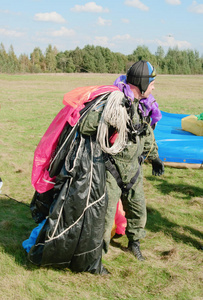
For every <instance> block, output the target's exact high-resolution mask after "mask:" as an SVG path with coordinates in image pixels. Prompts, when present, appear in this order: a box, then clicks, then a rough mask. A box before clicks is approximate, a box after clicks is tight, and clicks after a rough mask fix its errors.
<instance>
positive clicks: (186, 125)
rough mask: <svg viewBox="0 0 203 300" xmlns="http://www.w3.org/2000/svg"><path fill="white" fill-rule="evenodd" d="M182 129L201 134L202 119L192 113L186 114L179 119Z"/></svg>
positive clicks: (202, 134) (202, 133)
mask: <svg viewBox="0 0 203 300" xmlns="http://www.w3.org/2000/svg"><path fill="white" fill-rule="evenodd" d="M181 126H182V129H183V130H185V131H188V132H191V133H193V134H195V135H198V136H203V121H202V120H198V118H197V117H196V116H194V115H191V116H187V117H185V118H183V119H182V120H181Z"/></svg>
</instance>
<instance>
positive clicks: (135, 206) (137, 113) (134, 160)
mask: <svg viewBox="0 0 203 300" xmlns="http://www.w3.org/2000/svg"><path fill="white" fill-rule="evenodd" d="M155 76H156V74H155V70H154V68H153V67H152V65H151V64H150V63H149V62H146V61H138V62H136V63H135V64H133V65H132V66H131V67H130V69H129V70H128V72H127V75H126V76H121V77H119V78H118V79H117V80H116V81H115V83H114V85H117V86H118V87H119V89H120V91H121V92H122V96H121V97H122V98H123V100H122V101H121V103H120V104H121V106H124V107H125V109H126V111H127V113H128V118H129V119H128V120H127V122H126V123H127V124H126V128H127V130H126V138H125V145H124V146H123V147H122V149H120V150H119V151H117V153H113V154H110V155H109V153H110V152H109V153H108V154H107V156H108V157H107V162H108V163H109V161H111V164H112V165H113V168H114V171H113V172H112V168H108V167H107V170H106V189H107V194H108V208H107V213H106V218H105V233H104V247H103V248H104V252H105V253H107V251H108V247H109V243H110V239H111V229H112V226H113V222H114V217H115V213H116V205H117V202H118V200H119V199H121V200H122V204H123V208H124V211H125V217H126V219H127V227H126V235H127V237H128V240H129V243H128V249H129V250H130V251H131V252H132V253H133V254H134V255H135V257H137V259H138V260H144V259H145V258H144V257H143V256H142V253H141V251H140V242H139V240H140V239H142V238H144V237H145V235H146V232H145V224H146V220H147V213H146V204H145V196H144V191H143V170H142V163H143V161H144V159H143V158H144V157H145V158H146V157H147V159H148V160H150V161H151V162H152V173H153V174H154V175H159V176H160V175H162V174H163V173H164V164H163V162H162V161H161V160H160V159H159V155H158V147H157V145H156V142H155V139H154V134H153V127H154V126H155V124H156V122H157V121H158V120H159V119H160V118H161V113H160V111H159V109H158V105H157V103H156V101H155V99H154V98H150V97H152V95H151V92H152V91H153V89H154V79H155ZM113 93H114V92H113ZM115 93H116V92H115ZM116 95H117V94H116ZM118 96H119V95H118ZM119 97H120V96H119ZM129 99H130V100H129ZM107 102H108V98H107V100H104V101H103V103H102V104H101V103H100V105H99V106H98V107H96V108H95V109H94V110H92V111H90V112H89V113H88V115H87V116H86V118H84V120H83V121H82V123H81V125H80V133H82V134H84V135H95V134H97V139H98V142H100V141H101V138H100V139H99V136H98V126H99V124H100V123H101V122H106V121H105V120H104V111H105V107H106V106H107ZM110 119H111V118H110ZM108 128H109V132H108V134H109V135H110V136H111V138H112V137H113V136H115V140H117V139H118V136H119V134H121V133H120V132H119V130H118V127H117V126H114V125H112V124H111V121H109V124H108ZM112 129H113V130H112ZM100 131H101V130H100ZM115 131H116V132H117V133H116V134H112V132H115ZM100 135H101V133H100ZM111 138H110V141H111ZM100 144H102V143H101V142H100ZM110 144H111V146H112V145H113V139H112V141H111V142H110ZM101 148H102V146H101ZM110 148H111V147H110ZM102 150H103V151H104V154H105V155H106V153H105V152H108V151H106V148H104V149H103V148H102ZM105 155H104V157H106V156H105ZM105 160H106V158H105ZM115 169H116V171H115ZM115 174H116V176H115Z"/></svg>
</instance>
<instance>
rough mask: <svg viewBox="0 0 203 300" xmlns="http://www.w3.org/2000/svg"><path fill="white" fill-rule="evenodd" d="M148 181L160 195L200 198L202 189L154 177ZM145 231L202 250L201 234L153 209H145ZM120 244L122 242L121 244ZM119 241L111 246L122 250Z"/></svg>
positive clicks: (113, 241)
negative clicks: (159, 233) (166, 236)
mask: <svg viewBox="0 0 203 300" xmlns="http://www.w3.org/2000/svg"><path fill="white" fill-rule="evenodd" d="M146 178H147V180H148V181H151V182H155V185H156V188H157V189H158V190H159V193H160V194H162V195H170V193H174V192H175V193H176V198H177V199H183V200H192V199H193V197H202V195H203V189H202V188H199V187H196V186H193V185H189V184H184V183H179V184H172V183H170V182H168V181H167V180H164V179H162V178H158V179H159V180H157V178H156V177H154V176H148V177H146ZM146 229H148V230H149V231H151V232H163V233H164V234H166V235H169V236H171V237H172V238H173V239H174V240H175V241H176V242H177V243H178V242H182V243H185V244H190V245H192V246H193V247H195V248H197V249H200V250H203V244H201V242H200V241H202V240H203V234H202V232H200V231H198V230H196V229H194V228H192V227H191V226H188V223H187V225H185V226H181V231H182V232H180V226H179V225H178V224H176V223H174V222H171V221H169V220H168V219H167V218H166V217H163V215H162V213H161V212H160V211H159V210H157V209H154V208H150V207H148V208H147V224H146ZM121 243H122V242H121ZM121 243H120V242H119V240H112V241H111V245H112V246H114V247H119V248H121V249H122V250H124V247H123V246H122V244H121ZM124 251H125V250H124Z"/></svg>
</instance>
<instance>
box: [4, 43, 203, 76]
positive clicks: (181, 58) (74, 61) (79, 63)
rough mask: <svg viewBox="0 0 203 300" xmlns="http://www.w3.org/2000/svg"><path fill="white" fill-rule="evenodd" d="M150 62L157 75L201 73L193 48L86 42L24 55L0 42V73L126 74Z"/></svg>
mask: <svg viewBox="0 0 203 300" xmlns="http://www.w3.org/2000/svg"><path fill="white" fill-rule="evenodd" d="M141 59H144V60H147V61H150V62H151V63H152V65H154V66H155V67H156V69H157V72H158V73H159V74H203V56H201V57H200V55H199V52H198V51H196V50H194V51H193V50H190V49H188V50H179V49H178V48H173V49H172V48H169V49H168V51H167V53H166V54H165V52H164V50H163V48H162V47H161V46H159V47H158V48H157V51H156V52H155V54H152V53H151V52H150V51H149V49H148V47H146V46H138V47H137V48H136V49H135V50H134V51H133V53H132V54H130V55H124V54H121V53H118V52H112V51H110V50H109V49H108V48H105V47H101V46H91V45H86V46H85V47H84V48H83V49H80V48H79V47H77V48H76V49H75V50H66V51H64V52H62V51H58V50H57V48H56V47H53V46H52V45H48V47H47V48H46V50H45V53H43V52H42V50H41V49H40V48H39V47H36V48H34V50H33V52H32V53H31V54H30V56H28V55H27V54H21V55H20V56H19V57H17V56H16V54H15V52H14V49H13V46H12V45H11V46H10V48H9V50H8V51H6V50H5V47H4V45H3V43H1V44H0V72H1V73H80V72H83V73H84V72H88V73H119V74H121V73H126V70H127V69H128V68H129V66H130V65H131V64H132V63H134V62H136V61H138V60H141Z"/></svg>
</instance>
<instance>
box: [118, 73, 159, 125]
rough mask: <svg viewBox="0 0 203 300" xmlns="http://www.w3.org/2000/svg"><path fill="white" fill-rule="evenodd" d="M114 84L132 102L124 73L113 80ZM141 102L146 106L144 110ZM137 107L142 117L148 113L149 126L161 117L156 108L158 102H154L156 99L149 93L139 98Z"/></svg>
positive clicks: (131, 93) (132, 95) (132, 96)
mask: <svg viewBox="0 0 203 300" xmlns="http://www.w3.org/2000/svg"><path fill="white" fill-rule="evenodd" d="M114 85H115V86H117V87H118V88H119V90H120V91H121V92H123V93H124V95H125V96H126V98H127V99H129V100H130V101H131V102H133V100H134V94H133V92H132V91H131V89H130V86H129V85H128V84H127V82H126V76H125V75H121V76H119V77H118V78H117V79H116V80H115V81H114ZM141 103H143V104H144V106H145V108H146V109H145V111H144V110H143V108H142V105H141ZM139 109H140V111H141V113H142V115H143V116H144V117H147V116H148V115H150V117H151V119H152V121H151V126H152V125H154V124H155V123H157V122H158V121H159V120H160V119H161V117H162V114H161V111H160V110H159V108H158V103H157V102H156V100H155V99H154V97H153V96H152V95H151V94H150V95H149V97H148V98H143V99H141V100H140V103H139Z"/></svg>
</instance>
